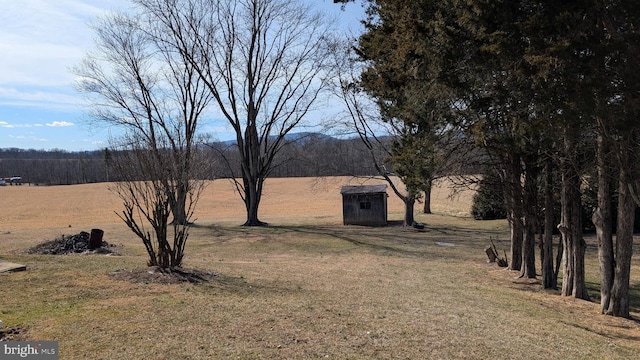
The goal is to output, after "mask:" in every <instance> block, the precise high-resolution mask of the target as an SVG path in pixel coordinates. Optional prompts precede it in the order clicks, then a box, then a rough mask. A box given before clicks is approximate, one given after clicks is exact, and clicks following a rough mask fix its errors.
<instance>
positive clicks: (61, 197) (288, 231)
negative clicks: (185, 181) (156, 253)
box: [0, 178, 640, 359]
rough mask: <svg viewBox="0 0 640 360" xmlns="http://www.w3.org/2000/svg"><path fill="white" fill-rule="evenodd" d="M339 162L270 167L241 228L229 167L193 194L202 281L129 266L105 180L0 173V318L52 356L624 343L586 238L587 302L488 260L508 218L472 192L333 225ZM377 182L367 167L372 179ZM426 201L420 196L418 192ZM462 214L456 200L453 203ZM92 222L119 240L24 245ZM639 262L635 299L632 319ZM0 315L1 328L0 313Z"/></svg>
mask: <svg viewBox="0 0 640 360" xmlns="http://www.w3.org/2000/svg"><path fill="white" fill-rule="evenodd" d="M361 181H362V180H357V179H350V178H326V179H310V178H296V179H270V180H269V181H268V182H267V186H266V189H265V195H264V199H263V202H262V205H261V220H263V221H266V222H268V223H270V226H269V227H265V228H243V227H241V226H239V224H241V223H243V222H244V208H243V205H242V202H241V200H240V199H239V197H238V196H237V195H236V194H234V193H233V188H232V186H231V184H230V183H229V182H228V181H225V180H217V181H214V182H212V183H211V184H210V185H209V186H208V188H207V190H206V193H205V194H203V196H202V198H201V201H200V203H199V207H198V212H197V215H196V217H197V221H196V225H195V227H194V228H193V229H192V232H191V236H190V238H189V242H188V244H187V254H186V260H185V267H187V268H195V269H199V270H202V271H205V272H209V273H211V274H213V277H212V278H211V279H210V280H209V281H205V282H202V283H188V282H185V283H177V284H158V283H154V282H149V281H140V282H127V281H122V280H118V279H116V278H115V277H114V276H112V274H113V273H114V272H119V273H122V272H125V271H131V270H133V269H140V268H143V267H144V265H145V263H146V254H145V251H144V248H143V246H142V243H141V242H140V241H139V240H137V239H136V238H134V237H133V235H132V233H130V232H129V231H128V230H127V229H126V227H125V226H124V225H123V224H122V223H121V222H120V221H119V219H118V218H117V216H116V215H115V214H114V211H117V210H118V208H119V201H118V199H117V198H116V197H115V196H114V195H113V194H111V193H110V192H109V191H108V190H107V186H108V185H107V184H92V185H75V186H57V187H28V186H22V187H3V188H0V196H1V198H2V205H3V206H2V207H3V211H2V212H1V213H0V260H7V261H12V262H17V263H22V264H25V265H27V271H24V272H16V273H2V274H0V293H1V296H0V319H2V321H3V322H4V326H5V329H6V328H13V329H17V330H18V332H19V335H18V337H19V338H21V339H32V340H57V341H59V343H60V353H61V354H60V358H61V359H224V358H240V359H261V358H264V359H302V358H304V359H306V358H310V359H314V358H322V359H326V358H329V359H395V358H398V359H424V358H434V359H456V358H465V359H487V358H508V359H558V358H562V359H631V358H636V357H637V354H638V353H639V352H640V323H639V322H638V321H636V320H629V319H618V318H612V317H608V316H602V315H600V314H599V313H598V308H599V307H598V303H597V301H598V300H597V298H596V297H597V295H598V293H599V290H598V289H599V284H598V281H599V280H598V279H599V275H598V265H597V262H596V254H597V248H596V247H595V246H593V245H590V246H589V247H588V250H587V269H588V271H587V278H588V285H589V288H590V293H591V294H592V295H593V297H594V299H595V301H594V302H586V301H580V300H574V299H571V298H566V297H561V296H559V295H558V293H557V292H555V291H545V290H543V289H541V286H540V282H539V281H536V280H519V279H516V274H515V273H514V272H511V271H507V270H503V269H500V268H498V267H496V266H495V265H492V264H487V263H486V256H485V255H484V248H485V247H486V246H487V245H488V244H489V239H490V238H493V239H494V240H495V241H496V245H497V246H498V248H500V249H507V247H508V242H507V239H508V231H507V228H506V224H505V222H503V221H487V222H478V221H473V220H472V219H470V218H468V217H466V214H468V209H469V206H470V202H471V194H470V193H462V194H459V195H458V196H457V197H456V198H453V199H451V198H449V196H448V195H449V194H450V191H449V190H448V188H447V186H446V184H442V185H441V186H440V187H439V188H438V189H436V191H435V193H434V196H433V206H432V209H433V210H434V212H435V214H432V215H424V214H420V213H419V211H417V212H416V214H417V220H418V221H421V222H424V223H425V224H426V225H427V227H426V229H425V230H424V231H417V230H415V229H411V228H403V227H402V226H398V225H395V223H397V222H398V221H399V220H401V219H402V204H401V202H400V201H399V200H398V199H397V198H396V197H395V196H394V195H392V194H391V196H390V197H389V218H390V219H391V220H394V225H391V226H388V227H384V228H366V227H358V226H343V225H342V214H341V197H340V193H339V188H340V186H341V185H346V184H358V183H360V182H361ZM368 183H370V181H369V182H368ZM419 206H420V205H417V208H418V207H419ZM462 215H465V216H462ZM92 228H101V229H103V230H104V231H105V235H104V240H105V241H107V242H109V243H112V244H116V245H118V251H119V253H120V254H122V255H121V256H103V255H64V256H52V255H49V256H46V255H28V254H25V250H27V249H28V248H30V247H32V246H34V245H36V244H39V243H41V242H43V241H45V240H49V239H53V238H56V237H58V236H59V235H61V234H76V233H78V232H80V231H83V230H84V231H90V229H92ZM639 265H640V261H639V260H638V259H637V257H636V258H635V259H634V263H633V268H632V277H633V279H632V284H631V285H632V295H633V297H632V303H631V305H632V310H633V316H634V318H635V319H638V318H640V312H639V311H640V274H639V273H638V266H639ZM0 331H2V329H0Z"/></svg>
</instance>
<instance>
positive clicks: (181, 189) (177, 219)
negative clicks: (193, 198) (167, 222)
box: [171, 184, 188, 225]
mask: <svg viewBox="0 0 640 360" xmlns="http://www.w3.org/2000/svg"><path fill="white" fill-rule="evenodd" d="M176 187H177V189H176V192H175V194H176V197H175V200H174V201H173V202H172V204H171V213H172V214H173V220H172V221H171V223H172V224H178V225H187V222H188V221H187V211H186V203H187V194H188V185H187V184H177V185H176Z"/></svg>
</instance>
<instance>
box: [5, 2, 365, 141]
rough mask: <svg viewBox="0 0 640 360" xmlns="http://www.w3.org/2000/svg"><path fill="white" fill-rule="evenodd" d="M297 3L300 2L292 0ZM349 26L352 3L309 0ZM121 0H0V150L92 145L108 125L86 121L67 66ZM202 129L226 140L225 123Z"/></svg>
mask: <svg viewBox="0 0 640 360" xmlns="http://www.w3.org/2000/svg"><path fill="white" fill-rule="evenodd" d="M292 1H300V0H292ZM313 2H314V3H316V4H317V6H318V7H319V8H320V9H322V10H323V11H325V12H327V13H328V14H329V15H331V16H335V17H336V18H337V21H338V23H339V24H340V26H341V27H344V28H345V29H348V31H351V32H354V33H355V32H357V31H358V29H359V25H358V21H359V20H360V18H362V16H363V9H362V6H361V5H360V3H359V2H357V3H355V4H353V3H350V4H348V5H347V6H346V7H345V10H344V11H341V9H340V5H337V4H333V0H313ZM128 4H129V3H128V1H127V0H54V1H52V0H0V148H21V149H44V150H51V149H63V150H67V151H84V150H97V149H101V148H104V147H105V146H107V145H108V144H107V140H108V138H109V136H110V133H111V132H112V131H117V130H115V129H109V128H105V127H104V125H101V124H96V123H95V122H91V121H90V119H89V118H88V116H87V113H86V110H85V108H84V107H85V104H84V103H83V102H82V97H81V95H80V94H78V93H77V92H76V91H75V89H74V88H73V81H74V77H73V75H72V74H71V72H70V69H71V68H72V67H73V66H75V65H77V64H78V63H79V62H80V60H81V59H82V57H83V56H84V54H85V53H86V52H88V51H90V50H91V48H92V47H93V34H92V32H91V30H90V29H89V27H88V26H87V24H88V23H89V22H90V21H91V20H92V19H95V17H96V16H99V15H100V14H103V13H105V12H108V11H112V10H117V9H126V8H127V7H128ZM207 127H208V129H205V131H206V132H208V133H211V134H212V137H213V138H215V139H219V140H225V139H226V138H229V137H230V133H228V132H226V131H227V130H225V123H224V122H222V121H221V122H220V123H218V124H214V123H210V124H207Z"/></svg>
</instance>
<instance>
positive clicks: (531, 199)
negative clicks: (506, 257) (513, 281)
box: [520, 156, 538, 279]
mask: <svg viewBox="0 0 640 360" xmlns="http://www.w3.org/2000/svg"><path fill="white" fill-rule="evenodd" d="M536 159H537V157H536V156H528V157H526V172H525V180H524V181H525V183H524V190H525V194H524V241H523V244H522V266H521V268H520V277H525V278H529V279H535V277H536V256H535V254H536V226H537V224H538V221H537V216H538V215H537V207H538V206H537V204H536V203H537V201H536V200H537V191H538V188H537V186H536V179H537V175H538V171H537V165H536V164H535V162H536Z"/></svg>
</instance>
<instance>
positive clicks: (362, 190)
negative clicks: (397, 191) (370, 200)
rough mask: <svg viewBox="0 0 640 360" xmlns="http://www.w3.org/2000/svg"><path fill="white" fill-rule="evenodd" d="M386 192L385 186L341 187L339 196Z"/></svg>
mask: <svg viewBox="0 0 640 360" xmlns="http://www.w3.org/2000/svg"><path fill="white" fill-rule="evenodd" d="M386 192H387V185H358V186H343V187H342V188H341V189H340V193H341V194H378V193H386Z"/></svg>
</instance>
